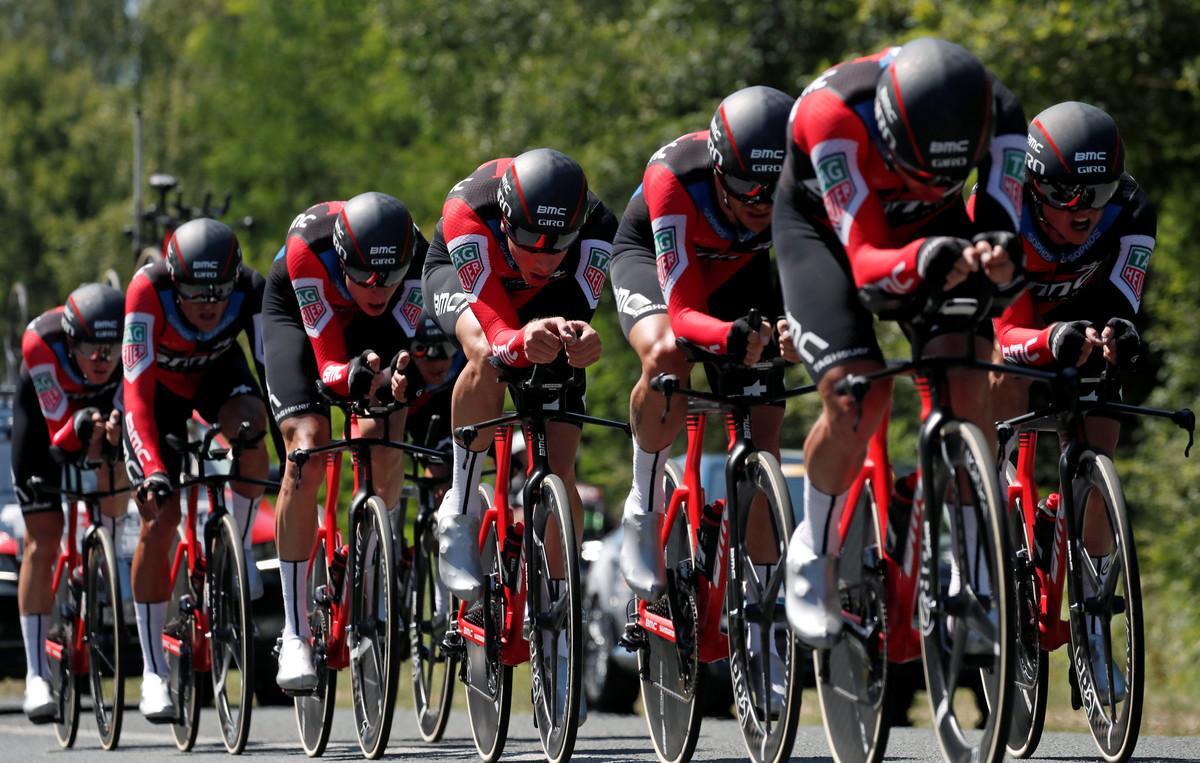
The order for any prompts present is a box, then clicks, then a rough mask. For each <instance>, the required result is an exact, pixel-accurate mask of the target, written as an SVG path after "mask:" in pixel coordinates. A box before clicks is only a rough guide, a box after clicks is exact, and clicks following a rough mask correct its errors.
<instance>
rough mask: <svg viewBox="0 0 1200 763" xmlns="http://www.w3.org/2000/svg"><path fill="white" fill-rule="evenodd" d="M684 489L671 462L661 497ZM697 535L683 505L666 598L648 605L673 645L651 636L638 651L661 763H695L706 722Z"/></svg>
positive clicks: (669, 558)
mask: <svg viewBox="0 0 1200 763" xmlns="http://www.w3.org/2000/svg"><path fill="white" fill-rule="evenodd" d="M682 484H683V477H682V476H681V475H680V473H679V468H678V467H677V466H676V465H675V464H673V463H671V462H667V467H666V471H665V473H664V476H663V495H665V496H667V497H668V499H669V498H670V496H671V494H672V493H674V492H675V488H677V487H678V486H680V485H682ZM693 530H694V528H692V526H691V518H690V517H689V516H688V506H687V503H686V502H684V503H683V504H681V505H680V507H679V511H678V512H677V513H676V515H675V521H674V522H673V523H672V526H671V527H670V528H669V534H668V537H667V544H666V547H665V548H664V549H663V561H664V567H665V569H666V570H667V581H666V582H667V589H666V595H665V596H664V597H663V598H662V599H659V601H658V602H651V603H650V604H649V607H650V609H651V611H652V612H655V613H656V614H660V615H664V616H667V617H669V618H670V619H671V622H672V625H674V627H675V641H670V640H668V639H665V638H662V637H661V636H659V635H657V634H655V633H647V634H646V645H645V646H644V647H643V648H641V649H639V650H638V675H639V676H640V678H641V688H642V708H643V710H644V713H645V716H646V725H647V726H648V727H649V729H650V741H651V742H653V744H654V752H655V753H656V754H657V755H658V759H659V760H661V761H663V763H683V762H684V761H688V760H691V758H692V755H693V754H694V753H695V751H696V741H697V740H698V739H699V738H700V725H701V722H702V721H703V719H704V713H703V710H702V707H701V705H702V703H701V702H700V701H699V688H700V673H701V667H700V648H699V647H700V645H699V640H698V636H699V623H698V620H699V616H698V613H697V609H696V580H695V579H694V578H693V577H692V574H693V570H695V557H694V554H693V552H692V538H693V537H695V533H694V532H693ZM717 563H718V564H719V563H720V562H717Z"/></svg>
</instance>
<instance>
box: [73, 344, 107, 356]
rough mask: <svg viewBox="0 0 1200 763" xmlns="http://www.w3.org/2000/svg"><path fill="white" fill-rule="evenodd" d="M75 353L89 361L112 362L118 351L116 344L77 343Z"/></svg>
mask: <svg viewBox="0 0 1200 763" xmlns="http://www.w3.org/2000/svg"><path fill="white" fill-rule="evenodd" d="M74 345H75V352H78V353H79V354H80V355H82V356H83V357H85V358H87V359H88V360H110V359H112V356H113V354H114V353H116V351H117V345H116V344H115V343H101V342H75V343H74Z"/></svg>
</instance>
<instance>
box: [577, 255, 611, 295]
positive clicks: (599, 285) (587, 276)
mask: <svg viewBox="0 0 1200 763" xmlns="http://www.w3.org/2000/svg"><path fill="white" fill-rule="evenodd" d="M611 259H612V254H610V253H608V252H606V251H604V250H603V249H601V248H600V247H598V246H593V247H592V248H590V249H589V250H588V257H587V267H586V268H584V271H583V280H585V281H587V284H588V286H590V287H591V289H592V299H600V293H601V292H602V291H604V282H605V280H607V279H608V263H609V261H610V260H611Z"/></svg>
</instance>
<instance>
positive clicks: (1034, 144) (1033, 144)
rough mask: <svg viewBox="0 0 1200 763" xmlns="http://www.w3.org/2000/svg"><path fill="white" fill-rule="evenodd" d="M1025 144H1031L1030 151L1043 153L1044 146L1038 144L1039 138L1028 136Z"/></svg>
mask: <svg viewBox="0 0 1200 763" xmlns="http://www.w3.org/2000/svg"><path fill="white" fill-rule="evenodd" d="M1025 142H1026V143H1028V144H1029V150H1030V151H1037V152H1038V153H1039V154H1040V153H1041V152H1042V148H1044V146H1042V144H1041V143H1040V142H1038V140H1037V138H1035V137H1033V136H1032V135H1026V136H1025Z"/></svg>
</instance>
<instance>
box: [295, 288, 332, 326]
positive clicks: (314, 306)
mask: <svg viewBox="0 0 1200 763" xmlns="http://www.w3.org/2000/svg"><path fill="white" fill-rule="evenodd" d="M296 301H297V302H299V303H300V319H301V320H303V321H304V325H305V327H307V328H310V329H311V328H316V326H317V324H318V323H320V322H321V316H323V315H324V314H325V305H324V300H322V299H321V292H320V291H318V290H317V287H316V286H305V287H303V288H300V289H296Z"/></svg>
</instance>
